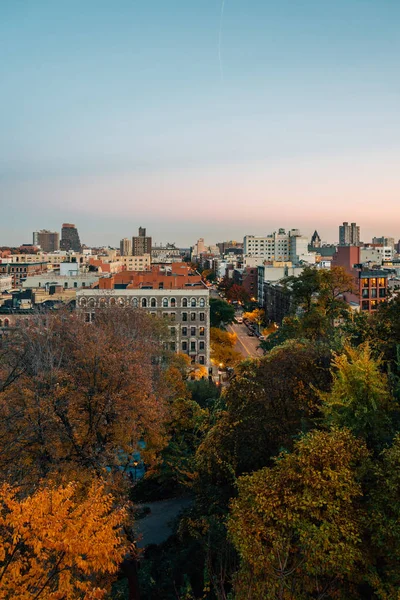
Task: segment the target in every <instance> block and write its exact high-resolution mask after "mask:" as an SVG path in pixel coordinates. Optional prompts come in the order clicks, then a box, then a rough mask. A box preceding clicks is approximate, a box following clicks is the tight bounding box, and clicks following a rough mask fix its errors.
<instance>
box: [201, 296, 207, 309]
mask: <svg viewBox="0 0 400 600" xmlns="http://www.w3.org/2000/svg"><path fill="white" fill-rule="evenodd" d="M205 305H206V301H205V298H200V306H201V308H203V307H204V306H205Z"/></svg>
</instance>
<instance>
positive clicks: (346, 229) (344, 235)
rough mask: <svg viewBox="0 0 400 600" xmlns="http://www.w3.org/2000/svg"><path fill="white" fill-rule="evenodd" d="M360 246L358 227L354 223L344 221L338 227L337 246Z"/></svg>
mask: <svg viewBox="0 0 400 600" xmlns="http://www.w3.org/2000/svg"><path fill="white" fill-rule="evenodd" d="M359 244H360V227H359V225H357V224H356V223H350V225H349V224H348V222H347V221H344V223H343V225H339V246H358V245H359Z"/></svg>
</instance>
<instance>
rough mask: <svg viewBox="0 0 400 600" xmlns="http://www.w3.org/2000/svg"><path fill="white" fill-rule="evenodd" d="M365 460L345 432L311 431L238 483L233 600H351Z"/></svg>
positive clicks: (232, 525)
mask: <svg viewBox="0 0 400 600" xmlns="http://www.w3.org/2000/svg"><path fill="white" fill-rule="evenodd" d="M367 457H368V451H367V449H366V447H365V445H364V444H363V443H362V442H361V441H360V440H357V439H356V438H354V437H353V436H352V434H351V433H350V432H349V431H348V430H343V431H340V430H337V429H334V430H332V431H329V432H325V431H314V432H311V433H309V434H307V435H306V436H304V437H303V438H301V439H300V440H299V441H298V442H296V444H295V448H294V451H293V452H292V453H291V454H286V453H283V454H281V455H280V456H279V457H278V458H277V459H276V461H275V464H274V466H273V467H272V468H264V469H262V470H260V471H257V472H255V473H253V474H251V475H248V476H244V477H241V478H240V480H239V482H238V490H239V495H238V498H237V499H235V500H233V501H232V503H231V516H230V519H229V524H228V528H229V532H230V535H231V537H232V540H233V542H234V544H235V546H236V548H237V550H238V552H239V554H240V556H241V559H242V563H241V569H240V571H239V573H238V576H237V580H236V595H235V598H237V599H238V600H240V598H249V599H253V600H259V599H261V598H263V599H265V600H268V599H271V600H277V599H279V600H308V599H309V598H316V599H319V600H322V598H343V599H344V598H349V597H354V596H353V595H352V589H353V585H352V583H353V581H352V580H353V579H355V580H357V578H358V569H359V564H361V563H362V560H363V544H362V532H363V528H362V522H361V519H360V513H359V510H358V501H359V498H360V497H361V496H362V487H361V483H360V478H361V473H362V468H363V464H364V463H365V460H366V459H367Z"/></svg>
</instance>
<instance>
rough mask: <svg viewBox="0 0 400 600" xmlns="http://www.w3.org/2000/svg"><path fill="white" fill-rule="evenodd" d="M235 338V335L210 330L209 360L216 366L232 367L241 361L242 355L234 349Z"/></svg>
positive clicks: (214, 328)
mask: <svg viewBox="0 0 400 600" xmlns="http://www.w3.org/2000/svg"><path fill="white" fill-rule="evenodd" d="M236 340H237V336H236V334H235V333H228V332H227V331H222V330H221V329H218V328H217V327H211V329H210V344H211V358H212V360H213V361H214V362H215V363H216V364H223V366H224V367H226V366H228V367H232V366H234V365H235V364H237V363H238V362H240V361H241V360H242V355H241V354H240V352H237V351H236V350H235V349H234V347H235V344H236Z"/></svg>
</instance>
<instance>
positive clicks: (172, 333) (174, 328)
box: [170, 327, 176, 335]
mask: <svg viewBox="0 0 400 600" xmlns="http://www.w3.org/2000/svg"><path fill="white" fill-rule="evenodd" d="M170 331H171V335H176V327H171V329H170Z"/></svg>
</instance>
